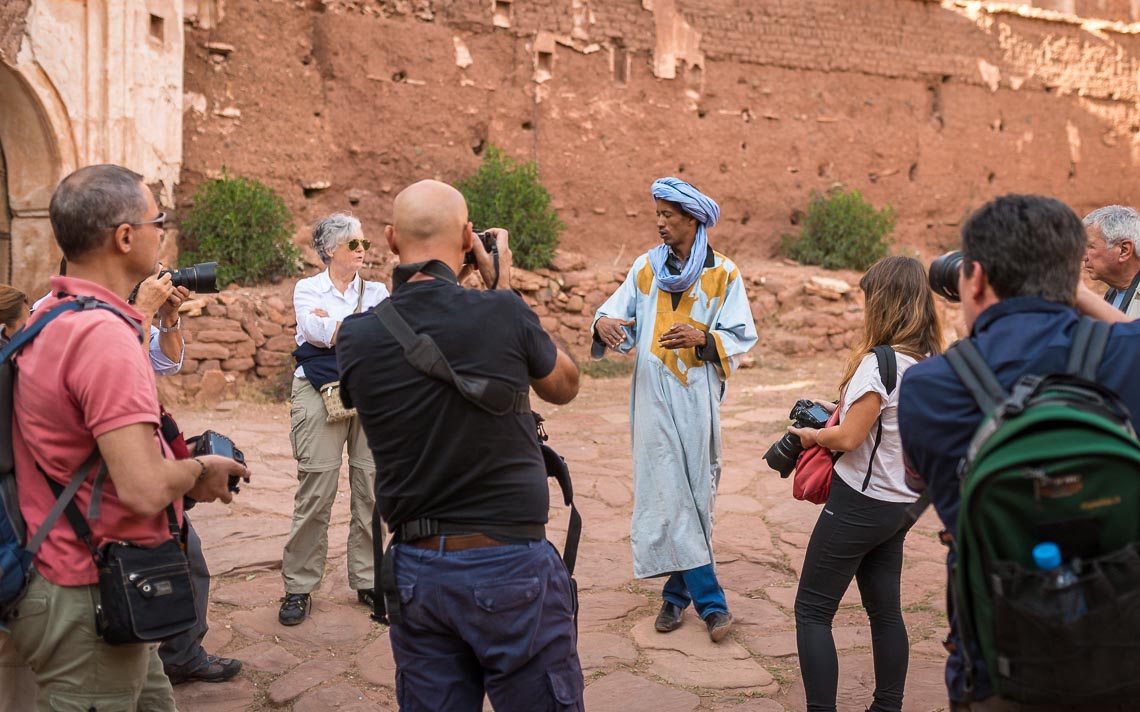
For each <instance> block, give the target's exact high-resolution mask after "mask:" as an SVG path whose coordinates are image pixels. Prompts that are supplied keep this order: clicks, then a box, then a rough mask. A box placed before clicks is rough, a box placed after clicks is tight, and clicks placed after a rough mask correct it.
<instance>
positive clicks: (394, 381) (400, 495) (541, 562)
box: [337, 181, 583, 712]
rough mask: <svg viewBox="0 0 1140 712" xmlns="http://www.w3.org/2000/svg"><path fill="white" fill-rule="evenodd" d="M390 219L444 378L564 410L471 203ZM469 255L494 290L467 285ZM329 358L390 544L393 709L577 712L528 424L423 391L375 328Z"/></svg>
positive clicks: (349, 331)
mask: <svg viewBox="0 0 1140 712" xmlns="http://www.w3.org/2000/svg"><path fill="white" fill-rule="evenodd" d="M394 213H395V220H394V223H395V224H394V225H390V226H388V228H387V230H386V233H385V234H386V237H387V239H388V245H389V247H391V249H392V251H393V252H394V253H395V254H397V255H399V257H400V262H401V266H400V267H398V268H397V270H396V273H395V274H394V276H393V294H392V297H391V303H392V305H393V306H394V307H395V309H396V311H397V312H399V314H400V315H401V316H402V317H403V318H404V319H405V320H406V321H407V322H408V324H409V326H410V327H411V329H412V330H413V331H415V332H416V333H417V334H427V335H429V336H431V337H432V338H433V339H434V340H435V342H436V343H437V344H438V346H439V349H440V350H441V352H442V353H443V355H444V356H445V357H446V358H447V360H448V361H449V362H450V364H451V366H452V368H453V370H454V371H456V372H457V373H460V374H469V375H473V376H483V377H488V378H494V379H497V380H498V381H500V382H504V383H506V384H509V386H510V388H511V389H513V390H514V391H515V392H516V393H517V394H519V400H520V402H523V403H525V402H526V398H525V396H526V394H527V393H528V391H529V389H530V388H532V387H533V389H534V391H535V393H536V394H537V395H538V396H539V397H540V398H542V399H543V400H546V401H549V402H552V403H556V404H562V403H567V402H569V401H570V400H572V399H573V398H574V396H575V395H577V393H578V369H577V366H575V364H574V362H573V361H572V360H571V359H570V357H569V356H567V355H566V354H565V353H564V352H562V351H560V350H558V349H557V348H556V347H555V345H554V343H553V342H552V341H551V339H550V337H549V336H548V335H547V334H546V332H544V331H543V330H542V327H541V326H540V324H539V320H538V317H537V316H536V315H535V314H534V312H532V311H531V310H530V308H529V307H527V305H526V303H525V302H523V300H522V299H521V298H520V297H519V296H518V295H517V294H515V293H514V292H512V291H511V290H510V266H511V253H510V246H509V243H508V234H507V231H506V230H502V229H491V230H490V231H489V232H490V233H491V234H492V235H493V236H494V239H495V242H496V245H497V247H498V260H497V264H496V261H495V259H494V258H493V256H492V254H491V253H489V252H488V251H487V250H486V249H485V248H484V246H483V243H482V241H481V240H477V239H475V236H474V233H473V231H472V228H471V223H469V222H468V221H467V205H466V203H465V201H464V200H463V196H462V195H461V194H460V193H459V192H458V191H457V190H455V189H454V188H452V187H451V186H449V185H446V184H444V183H439V182H437V181H421V182H419V183H416V184H414V185H412V186H410V187H409V188H407V189H405V190H404V191H403V192H401V193H400V194H399V195H398V196H397V197H396V202H395V210H394ZM467 252H472V253H473V254H474V256H475V260H476V266H477V268H478V270H479V272H480V274H481V275H482V277H483V281H484V283H485V284H489V285H497V289H491V290H486V291H481V290H472V289H464V288H463V287H461V286H459V284H458V280H457V273H458V274H459V275H465V274H466V273H467V271H469V270H470V269H471V268H470V267H464V254H465V253H467ZM496 271H497V272H498V274H496ZM337 358H338V362H339V367H340V371H341V384H342V392H343V393H344V398H345V401H346V405H351V406H354V407H356V408H357V412H358V413H359V415H360V419H361V423H362V424H363V427H364V432H365V434H366V435H367V437H368V443H369V447H370V448H371V449H372V452H373V456H374V457H375V459H376V465H377V471H376V495H377V502H378V506H379V513H380V515H381V516H382V517H383V519H384V521H385V522H386V523H387V524H388V526H389V528H390V529H391V531H392V532H393V535H394V539H393V541H394V542H396V543H395V544H394V547H393V551H392V554H391V555H392V557H393V558H394V568H395V576H394V579H395V581H394V583H395V588H396V589H397V590H398V596H399V602H400V613H399V618H398V620H394V621H393V625H392V628H391V634H390V635H391V641H392V651H393V655H394V657H395V660H396V668H397V677H398V679H399V680H400V689H401V694H400V705H401V709H405V710H433V711H441V710H442V711H445V712H446V711H447V710H471V709H479V707H480V706H481V704H482V699H483V695H484V694H486V695H487V696H488V697H489V698H490V700H491V703H492V705H494V707H495V709H496V710H500V711H501V710H512V709H518V710H523V709H526V710H533V709H567V710H581V709H583V707H582V689H583V679H582V670H581V665H580V663H579V661H578V654H577V633H576V630H575V625H574V600H573V594H572V593H571V588H570V579H569V576H568V574H567V572H566V568H565V566H564V565H563V563H562V560H561V558H560V557H559V555H558V552H557V551H556V550H555V549H554V547H553V546H552V545H551V544H550V543H549V542H548V541H546V538H545V533H544V525H545V523H546V521H547V510H548V508H549V494H548V488H547V483H546V479H547V474H546V469H545V466H544V464H543V459H542V454H541V451H540V450H539V447H538V440H537V438H536V435H535V422H534V418H533V416H532V414H531V413H530V412H529V410H528V409H526V408H525V407H520V408H516V409H515V411H513V412H511V413H508V414H506V415H492V414H490V413H488V412H487V411H485V410H482V409H481V408H479V407H478V406H476V405H474V404H472V403H471V402H469V401H468V400H466V399H465V398H464V397H463V395H462V394H461V393H460V392H459V390H458V389H457V388H456V387H455V386H454V385H453V384H450V383H446V382H443V381H439V380H435V379H432V378H429V377H428V376H425V375H424V374H422V373H421V372H419V371H418V370H416V369H415V368H414V367H413V366H412V365H411V364H410V363H409V362H408V361H407V360H406V359H405V357H404V352H403V349H402V347H401V346H400V344H399V343H398V342H397V341H396V339H395V337H394V336H392V334H390V333H389V332H388V329H387V328H385V327H384V326H383V324H382V323H381V322H380V320H379V319H378V318H377V316H376V315H374V314H371V313H364V314H359V315H356V316H352V317H349V318H347V319H345V321H344V322H343V324H342V325H341V330H340V334H339V338H338V342H337ZM425 531H430V532H438V534H436V533H433V534H431V535H429V536H423V533H424V532H425ZM379 541H380V538H379V537H377V542H379ZM388 593H389V596H391V597H394V596H395V595H397V594H396V591H389V592H388Z"/></svg>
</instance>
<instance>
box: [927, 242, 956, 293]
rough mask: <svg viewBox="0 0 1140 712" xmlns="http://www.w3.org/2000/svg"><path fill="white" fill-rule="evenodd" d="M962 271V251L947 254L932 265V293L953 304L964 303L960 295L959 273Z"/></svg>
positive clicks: (930, 275) (930, 277) (930, 278)
mask: <svg viewBox="0 0 1140 712" xmlns="http://www.w3.org/2000/svg"><path fill="white" fill-rule="evenodd" d="M961 269H962V251H961V250H954V251H953V252H947V253H946V254H944V255H942V256H941V257H939V258H937V259H935V260H934V261H933V262H931V263H930V274H929V275H928V278H929V280H930V291H932V292H934V293H935V294H937V295H939V296H942V297H945V298H946V299H948V300H950V301H952V302H960V301H962V295H960V294H958V272H959V271H960V270H961Z"/></svg>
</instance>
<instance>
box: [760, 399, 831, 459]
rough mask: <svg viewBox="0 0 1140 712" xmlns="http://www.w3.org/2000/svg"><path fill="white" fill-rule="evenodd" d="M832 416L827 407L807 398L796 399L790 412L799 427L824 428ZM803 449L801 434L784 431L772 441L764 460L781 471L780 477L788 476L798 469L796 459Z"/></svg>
mask: <svg viewBox="0 0 1140 712" xmlns="http://www.w3.org/2000/svg"><path fill="white" fill-rule="evenodd" d="M830 417H831V413H829V412H828V411H827V408H824V407H823V406H822V405H820V404H819V403H816V402H815V401H810V400H807V399H800V400H798V401H796V404H795V405H794V406H792V412H791V413H789V414H788V418H790V419H791V420H794V421H795V423H796V427H797V428H822V427H823V426H825V425H827V420H828V418H830ZM803 450H804V446H803V443H802V442H800V436H798V435H794V434H792V433H784V437H782V438H780V439H779V440H777V441H776V442H774V443H772V447H770V448H768V452H766V453H764V461H765V462H767V463H768V467H771V468H772V469H773V470H775V471H776V472H779V473H780V477H788V476H789V475H791V474H792V471H793V470H795V469H796V460H798V459H799V457H800V453H801V452H803Z"/></svg>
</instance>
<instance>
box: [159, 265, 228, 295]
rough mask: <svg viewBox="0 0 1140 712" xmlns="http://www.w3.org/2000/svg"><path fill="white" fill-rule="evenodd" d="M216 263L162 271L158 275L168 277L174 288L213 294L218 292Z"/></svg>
mask: <svg viewBox="0 0 1140 712" xmlns="http://www.w3.org/2000/svg"><path fill="white" fill-rule="evenodd" d="M217 269H218V263H217V262H202V263H201V264H196V265H190V266H189V267H183V268H182V269H164V270H162V271H161V272H159V273H158V276H159V277H161V276H162V275H164V274H168V275H170V283H171V284H173V285H174V286H175V287H186V288H187V289H189V290H190V291H191V292H198V293H199V294H214V293H216V292H217V291H218V277H217V274H216V272H217Z"/></svg>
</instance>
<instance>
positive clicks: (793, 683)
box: [177, 361, 945, 712]
mask: <svg viewBox="0 0 1140 712" xmlns="http://www.w3.org/2000/svg"><path fill="white" fill-rule="evenodd" d="M834 379H835V364H834V362H824V361H818V362H806V363H804V362H796V363H793V364H780V363H766V364H765V366H764V367H763V368H760V369H753V370H748V371H743V372H741V373H740V374H739V377H738V378H737V379H736V381H735V383H733V384H732V387H731V388H730V391H729V396H728V400H727V401H726V404H725V407H724V410H723V414H724V440H725V446H726V460H727V465H726V468H725V472H724V478H723V480H722V487H721V491H720V496H719V498H718V503H717V515H718V518H717V529H716V535H715V542H716V549H717V560H718V566H719V571H720V577H721V582H722V584H723V585H724V587H725V589H726V591H727V592H728V597H729V605H730V607H731V609H732V611H733V613H734V614H735V616H736V620H737V625H736V627H735V629H734V631H733V633H732V635H731V637H730V638H729V639H727V640H725V641H723V642H722V643H721V644H720V645H719V646H717V645H713V644H712V643H710V642H709V640H708V637H707V635H706V634H705V632H704V628H703V626H702V625H700V623H699V621H698V620H697V619H696V617H695V616H694V615H693V614H692V613H691V612H688V613H687V614H686V620H685V624H684V625H683V626H682V627H681V628H680V629H679V630H678V631H676V632H674V633H672V634H670V635H667V636H666V635H660V634H657V633H655V632H654V631H653V630H652V624H653V618H654V616H655V614H656V610H657V608H658V606H659V603H660V598H659V591H660V582H659V581H638V580H635V579H633V578H632V575H631V561H630V551H629V542H628V528H629V519H630V512H631V509H632V490H631V486H630V477H631V475H630V458H629V449H628V416H627V404H628V400H627V399H628V390H627V389H628V379H627V378H614V379H589V378H588V379H585V380H584V384H583V388H582V392H581V395H580V396H579V397H578V399H577V400H576V401H574V402H573V403H572V404H570V405H568V406H565V407H561V408H555V407H550V406H548V407H544V408H542V409H541V412H542V413H543V414H544V415H545V416H546V417H547V418H548V432H549V433H550V434H551V440H552V443H553V444H554V445H555V446H556V447H557V449H558V450H559V451H560V452H561V453H562V454H563V455H564V456H565V457H566V459H567V460H568V462H569V464H570V468H571V471H572V473H573V476H574V479H575V489H576V492H577V501H578V506H579V508H580V509H581V511H582V515H583V518H584V520H585V527H584V534H583V542H582V546H581V550H580V554H579V563H578V571H577V578H578V581H579V585H580V588H581V606H582V616H581V621H580V626H581V637H580V645H579V649H580V653H581V658H582V665H583V668H584V669H585V675H586V681H587V685H588V687H587V688H586V702H587V709H589V710H591V712H604V711H606V710H621V711H622V712H626V711H627V710H631V709H636V710H649V709H653V710H655V711H656V712H673V711H681V710H684V711H686V712H688V711H692V710H727V709H732V710H763V711H765V712H779V711H780V710H802V709H803V706H804V701H803V688H802V685H801V684H800V682H799V671H798V666H797V663H796V656H795V636H794V622H793V618H792V615H791V607H792V602H793V600H794V596H795V585H796V579H797V574H798V572H799V569H800V567H801V564H802V560H803V555H804V546H805V545H806V542H807V538H808V534H809V533H810V531H811V528H812V525H813V523H814V520H815V517H816V515H817V512H818V508H817V507H816V506H814V505H811V504H807V503H804V502H797V501H795V500H793V499H792V498H791V495H790V489H791V486H790V482H788V481H787V480H781V479H780V478H779V477H778V476H777V475H776V474H774V473H772V472H771V471H769V470H767V469H766V466H765V465H764V463H763V462H762V461H761V460H760V455H761V454H762V453H763V451H764V449H765V448H766V447H767V446H768V444H769V443H770V442H771V441H772V440H773V439H774V438H775V437H776V436H777V435H778V434H779V433H780V431H781V430H782V428H783V426H784V424H785V421H784V417H785V416H786V414H787V411H788V409H789V407H790V405H791V403H792V402H793V401H794V400H795V399H796V398H798V397H802V396H817V397H822V396H825V395H829V394H830V393H831V392H832V391H833V390H834V388H835V384H834V382H833V381H834ZM179 418H180V421H181V423H182V425H183V426H184V427H185V429H186V431H187V432H198V431H199V430H201V429H204V428H206V427H210V428H213V429H216V430H219V431H221V432H226V433H229V434H231V435H232V436H233V437H234V438H235V440H237V442H238V443H239V446H240V447H242V448H243V449H244V450H245V452H246V456H247V458H248V460H249V462H250V464H251V466H252V468H253V471H254V474H255V477H256V479H255V481H254V482H253V483H251V484H250V485H248V486H247V487H245V488H243V491H242V493H241V494H240V495H239V497H238V498H237V500H236V501H235V503H234V504H233V505H231V506H224V505H209V506H201V507H199V508H198V509H197V510H196V511H195V512H194V518H195V521H196V523H197V527H198V530H199V532H200V533H201V536H202V539H203V541H204V542H205V545H206V555H207V558H208V559H209V562H210V566H211V568H212V570H213V572H214V575H215V579H214V589H213V592H212V595H211V609H210V618H211V626H212V627H211V631H210V634H209V636H208V638H207V648H208V649H209V650H210V651H211V652H214V653H218V654H223V655H232V656H235V657H238V658H241V659H242V660H244V661H245V663H246V669H245V671H244V672H243V673H242V674H241V675H240V676H239V677H238V678H237V679H236V680H234V681H232V682H230V683H227V684H222V685H208V684H201V683H199V684H195V685H188V686H182V687H179V688H177V695H178V699H179V702H180V708H181V709H182V710H184V711H186V712H206V711H208V712H222V711H236V710H262V709H271V708H273V709H276V708H283V709H292V710H294V711H295V712H313V711H315V710H333V709H336V710H341V711H347V710H352V711H363V710H394V709H396V705H395V700H394V693H393V663H392V658H391V652H390V648H389V644H388V639H387V634H386V630H385V628H384V627H382V626H379V625H376V624H374V623H372V622H371V621H370V620H369V619H368V615H367V613H366V611H365V610H364V609H363V608H362V607H360V606H359V605H357V604H356V602H355V596H354V595H352V592H351V591H350V590H349V588H348V584H347V580H346V575H345V559H344V549H345V539H346V536H347V521H348V507H347V505H348V502H347V481H346V480H345V481H343V482H342V495H341V498H340V499H338V502H337V504H336V509H335V511H334V519H333V526H332V529H331V536H330V550H331V553H330V559H329V568H328V572H327V576H326V581H325V584H324V587H323V589H322V590H321V591H319V592H318V593H317V595H316V597H315V609H314V612H313V614H312V616H311V618H310V619H309V620H307V621H306V622H305V623H304V624H302V625H300V626H298V627H296V628H285V627H282V626H280V625H279V624H278V623H277V621H276V613H277V606H278V598H279V597H280V596H281V595H282V588H281V580H280V573H279V568H280V563H281V561H280V558H281V549H282V546H283V544H284V539H285V535H286V534H287V532H288V528H289V520H290V515H291V511H292V510H291V507H292V491H293V486H294V462H293V459H292V457H291V453H290V447H289V440H288V432H287V431H288V407H287V406H286V405H281V404H256V403H248V402H228V403H223V404H222V405H221V406H220V407H218V408H213V409H208V410H207V409H199V410H185V411H183V412H181V413H180V414H179ZM342 476H344V477H347V470H345V472H344V473H342ZM552 502H560V499H559V498H558V496H557V492H556V490H554V491H552ZM566 515H567V511H566V509H565V508H563V507H561V506H555V507H553V509H552V512H551V520H552V526H551V530H552V531H551V538H552V540H553V541H555V542H556V543H558V544H559V545H561V542H562V541H563V539H564V533H563V532H564V527H565V521H566ZM936 529H937V524H936V520H934V519H933V517H932V516H931V515H929V514H928V515H927V517H926V518H924V519H923V520H922V521H921V522H920V523H919V524H918V526H917V527H916V529H915V530H914V531H913V532H912V534H911V535H910V537H909V538H908V541H907V560H906V564H905V570H904V574H903V594H902V597H903V605H904V610H905V616H906V621H907V625H908V629H909V631H910V637H911V646H912V647H911V662H910V675H909V679H908V682H907V696H906V706H905V709H906V710H908V711H914V712H919V711H921V712H927V711H931V712H933V711H934V710H939V709H943V708H944V706H945V700H944V698H945V693H944V689H943V686H942V660H943V651H942V648H941V646H940V645H939V642H938V641H939V640H940V636H941V635H942V634H943V633H944V627H945V616H944V607H943V593H942V591H943V582H944V574H943V567H942V565H941V564H940V563H939V562H940V561H941V559H942V557H943V550H942V546H941V545H940V544H939V543H938V542H937V540H936V539H935V535H934V533H935V531H936ZM835 625H836V640H837V643H838V645H839V647H840V648H841V650H840V665H841V671H840V680H841V683H840V698H839V709H841V710H862V709H863V708H864V707H865V706H866V705H867V704H868V703H869V702H870V690H871V688H872V687H873V676H872V667H871V656H870V647H869V645H870V643H869V629H868V627H867V620H866V616H865V614H864V612H863V610H862V608H861V607H860V606H859V605H858V598H857V595H856V594H854V592H852V593H851V594H849V595H848V598H847V599H846V605H844V606H843V607H842V608H841V610H840V613H839V616H838V618H837V620H836V623H835Z"/></svg>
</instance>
